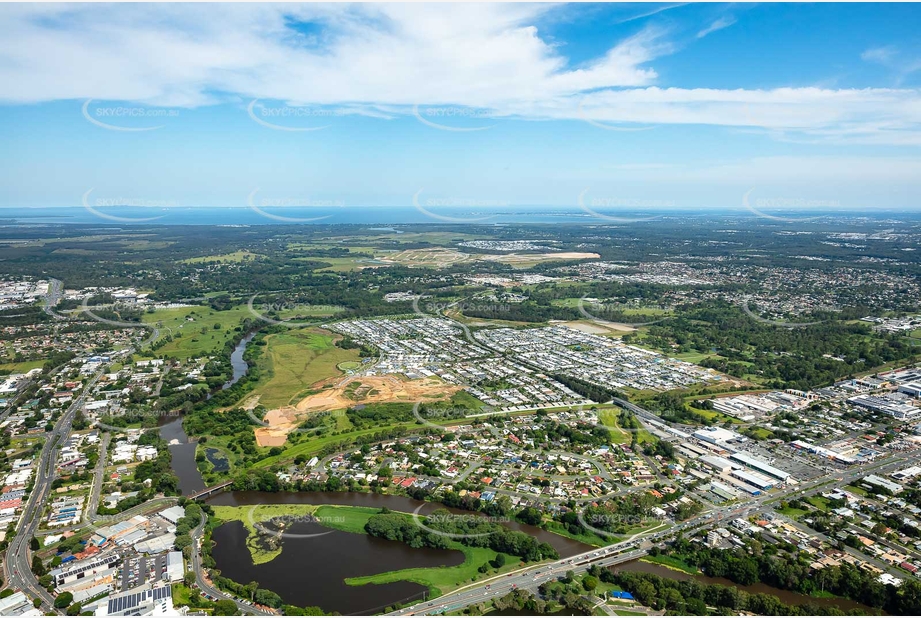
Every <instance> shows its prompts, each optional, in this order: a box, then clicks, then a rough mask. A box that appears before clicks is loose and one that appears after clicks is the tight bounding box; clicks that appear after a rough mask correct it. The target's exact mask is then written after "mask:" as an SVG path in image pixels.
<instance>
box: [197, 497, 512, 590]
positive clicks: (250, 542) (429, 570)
mask: <svg viewBox="0 0 921 618" xmlns="http://www.w3.org/2000/svg"><path fill="white" fill-rule="evenodd" d="M213 508H214V514H215V517H217V518H218V519H219V520H220V521H221V523H227V522H231V521H238V522H240V523H242V524H243V526H244V528H246V531H247V540H246V547H247V549H248V550H249V551H250V556H251V557H252V560H253V564H256V565H259V564H265V563H268V562H271V561H272V560H274V559H275V558H277V557H278V556H279V555H281V554H282V552H283V551H284V539H285V537H291V538H306V536H307V535H303V534H293V533H288V532H284V531H282V532H280V533H279V534H278V536H277V538H278V540H279V541H280V542H279V543H278V544H277V545H276V544H274V543H272V542H267V541H268V538H269V537H272V534H267V533H266V532H265V531H266V530H268V529H269V528H268V527H267V526H264V525H262V524H266V523H267V522H269V521H270V520H272V519H276V518H277V519H279V520H282V519H288V520H293V521H298V520H300V521H306V520H310V521H313V522H316V523H318V524H319V525H321V526H323V527H324V528H330V529H333V530H337V531H340V532H346V533H350V534H363V535H367V533H366V532H365V524H366V523H367V522H368V520H369V519H370V518H371V517H373V516H374V515H377V514H379V513H380V509H377V508H371V507H360V506H343V505H309V504H263V505H253V506H243V507H240V506H237V507H234V506H215V507H213ZM391 512H392V513H394V514H397V515H400V516H402V517H404V518H405V519H406V520H407V521H411V520H412V519H413V515H412V513H406V512H396V511H391ZM273 529H274V527H273ZM315 534H316V533H315ZM319 535H322V533H318V534H316V536H319ZM392 542H397V541H392ZM447 549H449V550H451V551H458V552H461V553H462V554H463V555H464V560H463V562H461V563H460V564H457V565H450V566H448V565H443V566H435V567H431V566H429V567H418V568H408V569H396V570H391V571H385V572H381V573H375V574H373V575H363V576H356V577H349V578H346V579H345V580H344V581H345V583H346V584H347V585H349V586H366V585H370V584H390V583H396V582H412V583H416V584H420V585H422V586H425V587H426V588H428V590H429V594H430V595H431V596H433V597H434V596H440V595H442V594H446V593H448V592H451V591H452V590H455V589H456V588H459V587H461V586H464V585H467V584H470V583H473V582H476V581H477V580H478V579H481V578H483V577H487V576H489V577H491V576H495V575H501V574H503V573H505V572H508V571H512V570H515V569H518V568H521V567H522V566H525V563H524V562H522V561H521V560H519V559H518V558H517V557H514V556H509V555H508V554H504V556H505V561H504V563H503V564H502V566H499V567H496V566H494V565H495V564H497V560H496V559H497V556H498V555H499V552H496V551H494V550H492V549H488V548H484V547H468V546H466V545H463V544H461V543H459V542H457V541H453V540H452V541H449V542H448V547H447ZM491 563H492V564H491ZM484 565H486V566H487V567H488V569H487V570H486V571H485V572H481V571H480V569H481V568H482V567H483V566H484Z"/></svg>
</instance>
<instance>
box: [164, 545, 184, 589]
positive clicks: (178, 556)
mask: <svg viewBox="0 0 921 618" xmlns="http://www.w3.org/2000/svg"><path fill="white" fill-rule="evenodd" d="M183 569H184V566H183V563H182V552H180V551H171V552H170V553H168V554H166V581H168V582H178V581H182V576H183V575H184V574H185V572H184V571H183Z"/></svg>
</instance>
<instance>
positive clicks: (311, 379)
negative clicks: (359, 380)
mask: <svg viewBox="0 0 921 618" xmlns="http://www.w3.org/2000/svg"><path fill="white" fill-rule="evenodd" d="M333 341H334V339H333V335H331V334H329V333H327V332H326V331H322V330H320V329H316V328H303V329H298V330H290V331H287V332H284V333H277V334H274V335H268V336H267V337H266V338H265V343H266V345H265V350H264V352H263V354H262V355H261V356H260V357H259V359H258V360H257V361H256V363H257V366H258V367H259V375H260V379H259V382H258V383H257V384H256V388H255V389H253V391H252V392H251V393H250V394H249V395H248V398H249V397H252V396H253V395H258V396H259V403H260V405H263V406H265V407H267V408H270V409H271V408H278V407H281V406H286V405H291V404H294V403H297V401H298V400H300V399H301V398H303V397H304V395H305V391H307V390H308V389H309V387H310V386H311V385H313V384H315V383H316V382H319V381H320V380H324V379H326V378H331V377H335V376H339V375H343V372H342V371H341V370H340V369H339V368H338V366H339V365H340V364H342V363H355V365H356V366H359V364H358V362H357V361H358V351H357V350H343V349H342V348H338V347H336V346H335V345H334V344H333Z"/></svg>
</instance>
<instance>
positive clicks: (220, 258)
mask: <svg viewBox="0 0 921 618" xmlns="http://www.w3.org/2000/svg"><path fill="white" fill-rule="evenodd" d="M256 257H259V256H258V255H257V254H255V253H250V252H249V251H234V252H233V253H223V254H221V255H205V256H202V257H194V258H189V259H187V260H182V262H183V264H203V263H205V262H242V261H243V260H251V259H253V258H256Z"/></svg>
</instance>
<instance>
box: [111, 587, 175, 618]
mask: <svg viewBox="0 0 921 618" xmlns="http://www.w3.org/2000/svg"><path fill="white" fill-rule="evenodd" d="M95 615H96V616H177V615H180V613H179V612H177V611H176V610H174V609H173V592H172V587H171V586H162V587H159V588H153V587H141V588H134V589H133V590H128V591H126V592H122V593H120V594H116V595H112V596H109V597H108V598H107V599H102V600H101V601H100V602H99V604H98V605H96V610H95Z"/></svg>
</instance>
